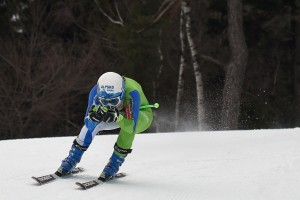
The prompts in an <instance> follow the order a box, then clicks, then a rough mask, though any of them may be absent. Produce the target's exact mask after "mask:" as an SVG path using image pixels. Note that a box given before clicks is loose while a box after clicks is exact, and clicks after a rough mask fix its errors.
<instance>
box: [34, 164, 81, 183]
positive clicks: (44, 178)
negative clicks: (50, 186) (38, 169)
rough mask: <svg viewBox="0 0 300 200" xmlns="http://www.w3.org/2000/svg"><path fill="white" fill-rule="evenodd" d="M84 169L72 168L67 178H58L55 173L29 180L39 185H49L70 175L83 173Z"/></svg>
mask: <svg viewBox="0 0 300 200" xmlns="http://www.w3.org/2000/svg"><path fill="white" fill-rule="evenodd" d="M83 171H84V169H83V168H82V167H76V168H74V169H73V170H72V171H71V173H70V174H69V175H67V176H63V177H60V176H57V175H56V174H55V173H53V174H49V175H45V176H39V177H36V176H32V177H31V178H32V179H34V180H35V181H36V182H37V183H38V184H39V185H44V184H46V183H50V182H52V181H54V180H56V179H58V178H65V177H68V176H70V175H72V174H78V173H80V172H83Z"/></svg>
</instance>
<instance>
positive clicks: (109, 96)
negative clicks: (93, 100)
mask: <svg viewBox="0 0 300 200" xmlns="http://www.w3.org/2000/svg"><path fill="white" fill-rule="evenodd" d="M124 93H125V82H124V80H123V77H122V76H120V75H119V74H117V73H115V72H106V73H104V74H102V75H101V76H100V78H99V79H98V82H97V95H98V98H99V101H100V103H101V104H102V105H104V106H108V105H110V106H116V105H118V104H119V103H120V102H121V101H122V100H123V98H124Z"/></svg>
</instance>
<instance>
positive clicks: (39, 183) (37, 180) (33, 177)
mask: <svg viewBox="0 0 300 200" xmlns="http://www.w3.org/2000/svg"><path fill="white" fill-rule="evenodd" d="M31 178H32V179H33V180H35V181H36V183H38V185H42V183H41V182H40V181H39V179H38V178H37V177H35V176H32V177H31Z"/></svg>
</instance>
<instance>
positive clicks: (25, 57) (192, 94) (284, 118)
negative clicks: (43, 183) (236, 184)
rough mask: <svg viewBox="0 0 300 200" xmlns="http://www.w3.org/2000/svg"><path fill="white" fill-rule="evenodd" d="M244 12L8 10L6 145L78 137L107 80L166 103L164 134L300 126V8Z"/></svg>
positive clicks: (17, 1) (251, 5) (95, 6)
mask: <svg viewBox="0 0 300 200" xmlns="http://www.w3.org/2000/svg"><path fill="white" fill-rule="evenodd" d="M241 2H242V1H241V0H221V1H220V0H211V1H207V0H197V1H196V0H189V1H184V0H164V1H150V0H149V1H148V0H143V1H140V0H122V1H116V0H115V1H100V0H94V1H62V0H54V1H27V0H13V1H7V0H0V22H1V23H0V43H1V45H0V77H1V79H0V101H1V104H0V113H1V115H0V133H1V135H0V139H8V138H21V137H44V136H57V135H77V134H78V131H79V129H80V127H81V125H82V124H83V117H84V114H85V109H86V100H87V95H88V92H89V89H90V88H91V87H92V86H93V85H94V84H95V83H96V80H97V78H98V77H99V75H100V74H101V73H103V72H105V71H116V72H118V73H121V74H123V75H125V76H128V77H132V78H134V79H136V80H137V81H138V82H140V83H141V85H142V86H143V89H144V91H145V94H146V96H147V97H148V100H149V101H150V102H151V103H154V102H159V103H160V108H159V109H158V110H156V111H155V114H156V115H155V123H154V124H156V126H157V127H159V131H161V132H165V131H174V127H175V122H176V121H177V122H178V123H177V126H176V129H177V130H179V131H181V130H198V127H199V126H202V125H203V124H199V119H201V120H204V123H205V125H207V126H206V129H208V130H216V129H221V128H222V129H223V128H225V129H236V128H240V129H253V128H255V129H259V128H278V127H295V126H300V124H299V123H300V114H299V113H300V81H299V77H300V72H299V71H300V70H299V68H300V67H299V63H300V61H299V55H300V53H299V52H300V50H299V48H300V43H299V41H300V39H299V38H300V36H299V34H300V32H299V21H300V20H299V19H300V18H299V10H300V7H299V6H300V3H299V0H290V1H282V0H278V1H273V0H266V1H261V0H251V1H250V0H243V4H242V3H241ZM183 3H188V4H183ZM227 3H228V4H227ZM182 5H188V6H189V7H190V9H189V8H185V9H186V10H185V11H188V14H189V17H190V18H189V19H188V18H186V17H187V16H184V17H183V18H182V19H183V21H182V22H181V23H182V24H181V25H180V19H181V18H180V13H181V12H180V10H181V8H182ZM227 5H228V6H227ZM182 11H184V10H182ZM182 13H183V12H182ZM186 14H187V13H186ZM183 15H184V13H183ZM183 15H182V16H183ZM180 27H181V30H180ZM243 29H244V36H243V32H242V30H243ZM180 31H181V32H184V33H183V34H181V35H182V37H180ZM189 37H191V38H189ZM181 46H182V47H183V48H180V47H181ZM183 56H184V57H183ZM183 58H184V59H183ZM180 60H181V61H184V62H180ZM180 66H182V67H183V66H185V67H184V71H180ZM193 66H194V67H193ZM197 66H198V67H197ZM246 66H247V67H246ZM200 67H201V70H200ZM181 69H182V68H181ZM200 71H201V74H200ZM198 72H199V73H198ZM199 74H200V75H201V77H200V76H198V75H199ZM178 76H179V77H180V79H179V80H180V81H182V82H181V83H184V84H182V85H179V91H180V93H181V94H180V96H181V100H180V99H179V100H180V101H179V103H177V106H176V98H177V97H176V94H177V88H178V83H180V81H178ZM199 77H200V78H201V82H202V83H201V82H200V81H199V79H198V80H197V78H199ZM196 83H197V84H196ZM198 83H199V84H198ZM199 87H201V89H199ZM200 94H201V95H200ZM177 99H178V98H177ZM199 102H200V103H201V104H203V105H204V108H205V113H204V112H201V111H199V110H200V109H199ZM175 108H176V109H175ZM175 110H176V112H175ZM203 113H204V114H203ZM199 114H200V115H199ZM201 114H202V115H201ZM175 116H176V117H175ZM201 123H203V122H201ZM155 130H158V129H154V128H153V127H152V128H151V129H150V130H149V131H155Z"/></svg>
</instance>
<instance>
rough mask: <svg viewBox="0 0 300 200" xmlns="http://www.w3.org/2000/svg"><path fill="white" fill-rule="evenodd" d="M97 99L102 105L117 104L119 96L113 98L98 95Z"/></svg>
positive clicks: (119, 99) (119, 100)
mask: <svg viewBox="0 0 300 200" xmlns="http://www.w3.org/2000/svg"><path fill="white" fill-rule="evenodd" d="M99 101H100V103H101V104H102V105H103V106H117V105H118V104H119V103H120V102H121V101H122V99H121V96H118V97H114V98H103V97H99Z"/></svg>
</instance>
